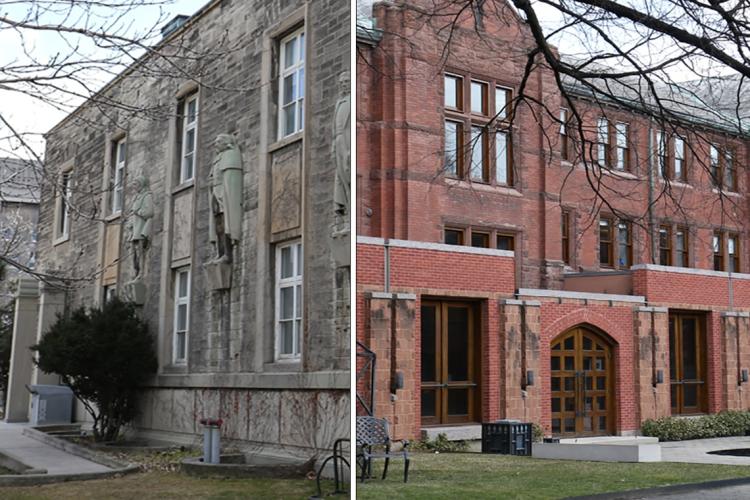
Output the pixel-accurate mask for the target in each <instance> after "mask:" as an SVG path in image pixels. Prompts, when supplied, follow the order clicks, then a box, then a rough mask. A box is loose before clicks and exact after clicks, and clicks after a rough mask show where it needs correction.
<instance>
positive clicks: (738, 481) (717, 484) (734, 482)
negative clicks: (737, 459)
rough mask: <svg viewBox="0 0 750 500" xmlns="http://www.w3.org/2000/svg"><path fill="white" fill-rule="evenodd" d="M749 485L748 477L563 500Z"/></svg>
mask: <svg viewBox="0 0 750 500" xmlns="http://www.w3.org/2000/svg"><path fill="white" fill-rule="evenodd" d="M744 484H750V477H739V478H734V479H719V480H716V481H706V482H703V483H688V484H675V485H670V486H655V487H653V488H642V489H638V490H627V491H616V492H612V493H598V494H596V495H583V496H576V497H567V498H566V499H565V500H635V499H639V498H653V497H660V496H666V495H672V494H675V493H694V492H697V491H700V490H712V489H718V488H726V487H729V486H741V485H744Z"/></svg>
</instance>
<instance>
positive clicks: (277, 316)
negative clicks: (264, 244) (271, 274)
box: [274, 239, 304, 361]
mask: <svg viewBox="0 0 750 500" xmlns="http://www.w3.org/2000/svg"><path fill="white" fill-rule="evenodd" d="M285 248H292V254H293V255H292V275H291V276H290V277H287V278H282V277H281V255H282V251H283V250H284V249H285ZM303 275H304V270H303V249H302V240H301V239H297V240H293V241H290V242H287V243H283V244H280V245H277V246H276V279H275V281H274V283H275V285H274V288H275V307H274V309H275V313H274V332H275V336H276V339H275V342H274V345H275V346H276V349H275V359H276V361H297V360H299V359H300V357H301V353H302V281H303ZM283 288H291V289H292V297H293V302H294V306H293V313H292V318H281V290H282V289H283ZM282 321H291V322H292V325H293V326H292V352H287V353H285V352H282V351H283V349H282V347H283V345H284V344H283V342H284V339H283V338H282V329H281V324H282Z"/></svg>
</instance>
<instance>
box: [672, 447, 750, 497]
mask: <svg viewBox="0 0 750 500" xmlns="http://www.w3.org/2000/svg"><path fill="white" fill-rule="evenodd" d="M732 448H750V436H749V437H745V436H741V437H727V438H715V439H692V440H689V441H676V442H669V443H661V460H662V462H689V463H696V464H724V465H750V457H733V456H729V455H711V454H709V453H708V452H709V451H715V450H728V449H732ZM745 498H750V496H748V497H745Z"/></svg>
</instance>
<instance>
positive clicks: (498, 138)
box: [443, 73, 514, 186]
mask: <svg viewBox="0 0 750 500" xmlns="http://www.w3.org/2000/svg"><path fill="white" fill-rule="evenodd" d="M443 86H444V92H445V96H444V102H443V104H444V113H445V119H444V122H443V123H444V126H445V150H444V153H443V156H444V172H445V175H446V176H448V177H457V178H459V179H464V178H468V180H470V181H472V182H482V183H486V184H496V185H501V186H512V185H513V183H514V179H513V165H512V163H513V161H512V137H511V130H510V125H509V123H508V120H509V118H510V115H511V103H512V90H510V89H508V88H506V87H503V86H499V85H496V83H495V82H494V81H479V80H474V79H472V78H471V77H470V76H469V75H464V76H457V75H455V74H449V73H446V74H445V75H444V76H443ZM493 89H494V92H492V90H493ZM464 96H466V97H468V99H466V101H467V102H466V103H467V104H469V106H468V111H464V100H465V99H464ZM490 110H493V112H492V113H490Z"/></svg>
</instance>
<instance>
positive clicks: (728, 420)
mask: <svg viewBox="0 0 750 500" xmlns="http://www.w3.org/2000/svg"><path fill="white" fill-rule="evenodd" d="M748 430H750V412H748V411H733V410H728V411H723V412H721V413H717V414H716V415H703V416H700V417H691V418H685V417H682V418H679V417H662V418H659V419H656V420H646V421H645V422H643V424H642V426H641V432H642V433H643V435H644V436H652V437H658V438H659V441H683V440H687V439H708V438H715V437H727V436H744V435H745V433H746V432H747V431H748Z"/></svg>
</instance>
